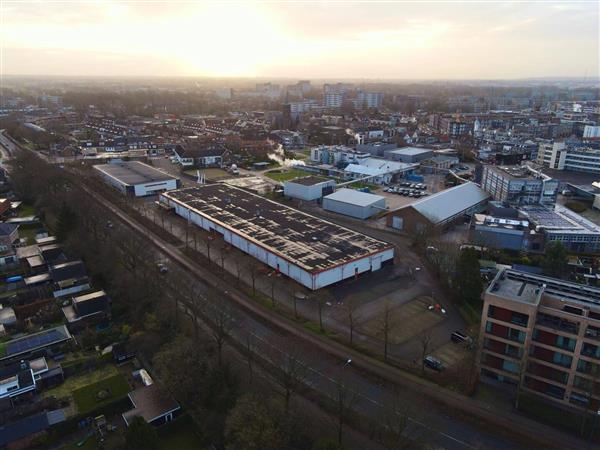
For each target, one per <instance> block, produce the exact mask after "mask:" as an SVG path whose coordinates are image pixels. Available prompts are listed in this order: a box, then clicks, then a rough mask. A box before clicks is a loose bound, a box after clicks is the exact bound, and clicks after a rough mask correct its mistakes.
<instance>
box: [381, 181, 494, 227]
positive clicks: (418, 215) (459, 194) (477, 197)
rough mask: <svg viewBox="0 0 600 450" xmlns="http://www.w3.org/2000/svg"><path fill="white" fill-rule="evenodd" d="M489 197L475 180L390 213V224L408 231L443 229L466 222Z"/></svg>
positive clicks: (484, 205)
mask: <svg viewBox="0 0 600 450" xmlns="http://www.w3.org/2000/svg"><path fill="white" fill-rule="evenodd" d="M489 197H490V196H489V194H488V193H486V192H485V191H484V190H482V189H481V188H480V187H479V186H477V185H476V184H475V183H471V182H469V183H465V184H461V185H458V186H455V187H453V188H450V189H447V190H445V191H441V192H438V193H437V194H434V195H432V196H430V197H425V198H424V199H421V200H417V201H416V202H414V203H412V204H410V205H407V206H404V207H403V208H400V209H397V210H395V211H392V212H390V213H389V214H388V216H387V225H388V226H389V227H392V228H395V229H397V230H401V231H404V232H407V233H415V232H422V231H425V230H427V229H432V230H437V231H442V230H443V229H444V228H447V227H448V226H450V225H452V224H454V223H456V222H460V221H464V219H465V217H466V216H471V215H472V214H474V213H478V212H481V211H483V210H484V209H485V207H486V204H487V201H488V200H489Z"/></svg>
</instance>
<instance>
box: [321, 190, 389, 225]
mask: <svg viewBox="0 0 600 450" xmlns="http://www.w3.org/2000/svg"><path fill="white" fill-rule="evenodd" d="M323 209H324V210H326V211H333V212H336V213H339V214H344V215H346V216H350V217H355V218H357V219H368V218H369V217H371V216H374V215H376V214H378V213H380V212H382V211H385V210H386V206H385V197H382V196H381V195H374V194H367V193H366V192H360V191H357V190H355V189H339V190H337V191H335V192H334V193H333V194H329V195H328V196H326V197H323Z"/></svg>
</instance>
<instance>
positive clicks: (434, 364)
mask: <svg viewBox="0 0 600 450" xmlns="http://www.w3.org/2000/svg"><path fill="white" fill-rule="evenodd" d="M423 362H424V363H425V366H427V367H429V368H430V369H433V370H435V371H436V372H441V371H442V370H444V365H443V364H442V362H441V361H440V360H439V359H437V358H434V357H433V356H431V355H427V356H426V357H425V358H424V359H423Z"/></svg>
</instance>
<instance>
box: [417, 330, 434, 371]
mask: <svg viewBox="0 0 600 450" xmlns="http://www.w3.org/2000/svg"><path fill="white" fill-rule="evenodd" d="M432 341H433V336H432V335H431V330H423V332H422V333H421V336H420V337H419V343H420V344H421V374H422V375H425V357H426V356H427V353H429V350H430V349H431V344H432Z"/></svg>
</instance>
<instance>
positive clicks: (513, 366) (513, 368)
mask: <svg viewBox="0 0 600 450" xmlns="http://www.w3.org/2000/svg"><path fill="white" fill-rule="evenodd" d="M502 369H503V370H506V371H507V372H512V373H519V365H518V364H517V363H516V362H513V361H506V360H505V361H504V362H503V363H502Z"/></svg>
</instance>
